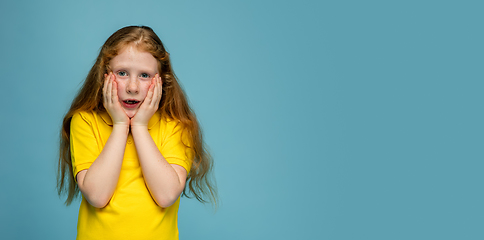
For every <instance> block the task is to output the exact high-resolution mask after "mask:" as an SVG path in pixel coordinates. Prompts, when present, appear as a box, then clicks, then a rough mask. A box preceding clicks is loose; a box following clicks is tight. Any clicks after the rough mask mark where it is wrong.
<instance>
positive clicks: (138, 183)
mask: <svg viewBox="0 0 484 240" xmlns="http://www.w3.org/2000/svg"><path fill="white" fill-rule="evenodd" d="M148 129H149V133H150V135H151V137H152V138H153V140H154V142H155V143H156V146H158V149H159V150H160V152H161V154H162V155H163V157H164V158H165V159H166V161H167V162H168V163H170V164H177V165H180V166H182V167H184V168H185V169H186V170H187V172H189V171H190V168H191V164H192V159H193V158H192V157H193V154H191V150H190V149H188V148H186V147H185V145H184V144H183V143H182V139H181V127H180V125H179V124H178V122H177V121H174V120H167V119H164V118H162V117H161V115H160V112H159V111H158V112H156V113H155V114H154V116H153V117H152V118H151V119H150V121H149V124H148ZM111 131H112V120H111V118H110V116H109V115H108V114H107V113H106V112H101V113H97V112H94V111H91V112H80V113H77V114H75V115H74V116H73V117H72V121H71V142H70V144H71V155H72V166H73V174H74V176H76V175H77V173H78V172H80V171H82V170H84V169H88V168H89V167H90V166H91V164H92V163H93V162H94V160H96V158H97V156H98V155H99V154H100V153H101V151H102V149H103V147H104V145H105V144H106V141H107V140H108V138H109V135H110V134H111ZM185 143H186V142H185ZM179 204H180V198H178V200H177V201H176V202H175V203H174V204H173V205H171V206H170V207H168V208H162V207H160V206H158V205H157V204H156V203H155V201H154V200H153V198H152V197H151V195H150V193H149V191H148V188H147V186H146V184H145V181H144V178H143V174H142V171H141V167H140V165H139V161H138V156H137V153H136V148H135V145H134V142H133V136H132V135H131V133H130V134H129V136H128V140H127V143H126V150H125V153H124V158H123V164H122V168H121V173H120V175H119V180H118V185H117V186H116V189H115V191H114V194H113V196H112V198H111V200H110V201H109V203H108V205H107V206H106V207H104V208H95V207H93V206H91V205H90V204H89V203H88V202H87V201H86V199H85V198H84V196H83V197H82V202H81V206H80V208H79V220H78V223H77V239H78V240H93V239H100V240H110V239H116V240H122V239H137V240H141V239H146V240H148V239H157V240H159V239H170V240H171V239H178V226H177V214H178V206H179Z"/></svg>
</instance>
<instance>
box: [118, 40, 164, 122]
mask: <svg viewBox="0 0 484 240" xmlns="http://www.w3.org/2000/svg"><path fill="white" fill-rule="evenodd" d="M109 65H110V66H111V70H112V71H113V74H114V75H115V76H116V83H117V85H118V87H117V90H118V99H119V103H120V104H121V106H122V107H123V108H124V111H125V112H126V114H127V115H128V117H130V118H132V117H134V115H135V114H136V113H137V112H138V109H139V107H140V106H141V104H142V103H143V101H144V99H145V97H146V95H147V93H148V90H149V87H150V85H151V80H152V79H153V77H154V76H155V75H156V74H157V73H158V74H159V72H158V61H157V60H156V59H155V58H154V57H153V55H151V53H148V52H140V51H138V49H137V48H136V46H134V45H128V46H127V47H125V48H124V49H121V51H120V52H119V54H118V55H117V56H116V57H114V58H113V59H111V61H110V62H109Z"/></svg>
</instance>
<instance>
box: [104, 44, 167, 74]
mask: <svg viewBox="0 0 484 240" xmlns="http://www.w3.org/2000/svg"><path fill="white" fill-rule="evenodd" d="M110 65H111V66H112V67H128V66H144V67H148V68H154V69H157V68H158V61H157V60H156V59H155V58H154V57H153V55H152V54H151V53H149V52H146V51H142V50H141V49H139V47H137V46H134V45H133V46H131V45H128V46H126V47H124V48H121V49H120V51H119V52H118V55H116V56H115V57H114V58H113V59H111V61H110Z"/></svg>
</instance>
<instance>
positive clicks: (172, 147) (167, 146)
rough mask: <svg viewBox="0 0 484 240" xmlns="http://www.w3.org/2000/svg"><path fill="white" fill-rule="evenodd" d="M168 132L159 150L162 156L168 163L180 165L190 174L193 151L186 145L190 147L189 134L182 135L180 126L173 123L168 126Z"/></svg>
mask: <svg viewBox="0 0 484 240" xmlns="http://www.w3.org/2000/svg"><path fill="white" fill-rule="evenodd" d="M166 131H167V132H166V137H165V138H164V141H163V143H162V144H161V147H160V149H159V150H160V152H161V154H162V155H163V157H164V158H165V159H166V161H167V162H168V163H170V164H176V165H180V166H182V167H184V168H185V170H187V173H189V172H190V169H191V167H192V161H193V150H192V149H191V148H190V147H188V146H186V145H185V144H187V145H189V141H188V138H187V136H186V135H187V133H182V132H183V131H182V128H181V126H180V124H174V123H173V122H170V124H168V126H167V128H166ZM182 138H183V140H182Z"/></svg>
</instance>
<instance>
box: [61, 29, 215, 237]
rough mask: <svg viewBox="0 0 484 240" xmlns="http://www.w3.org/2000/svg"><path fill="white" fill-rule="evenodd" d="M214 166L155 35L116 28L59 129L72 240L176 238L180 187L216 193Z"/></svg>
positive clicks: (210, 196)
mask: <svg viewBox="0 0 484 240" xmlns="http://www.w3.org/2000/svg"><path fill="white" fill-rule="evenodd" d="M211 169H212V160H211V158H210V156H209V154H208V152H207V151H206V150H205V148H204V145H203V140H202V134H201V129H200V127H199V125H198V122H197V119H196V117H195V114H194V113H193V111H192V110H191V109H190V107H189V105H188V102H187V99H186V97H185V95H184V92H183V90H182V89H181V87H180V85H179V84H178V82H177V78H176V77H175V74H174V72H173V70H172V67H171V63H170V58H169V54H168V52H166V50H165V48H164V46H163V44H162V42H161V40H160V39H159V38H158V36H157V35H156V34H155V33H154V32H153V30H152V29H151V28H149V27H145V26H141V27H138V26H130V27H125V28H122V29H120V30H118V31H117V32H115V33H114V34H113V35H111V36H110V37H109V38H108V40H107V41H106V42H105V43H104V45H103V46H102V48H101V50H100V53H99V56H98V57H97V60H96V63H94V66H93V67H92V69H91V71H90V72H89V74H88V75H87V77H86V80H85V82H84V85H83V86H82V88H81V89H80V91H79V93H78V95H77V96H76V97H75V99H74V101H73V103H72V105H71V108H70V109H69V111H68V113H67V114H66V116H65V117H64V121H63V126H62V130H61V142H60V158H59V166H58V175H57V180H58V184H57V190H58V193H59V194H63V193H67V200H66V204H67V205H69V204H70V203H71V202H72V200H73V199H74V198H75V197H76V196H78V194H79V191H80V192H81V193H82V202H81V206H80V209H79V220H78V225H77V239H79V240H84V239H103V240H108V239H117V240H119V239H178V227H177V213H178V205H179V202H180V195H181V194H183V195H185V196H188V195H193V196H195V197H196V198H197V199H198V200H199V201H201V202H207V201H208V200H210V201H212V202H215V199H216V192H215V188H214V185H213V184H212V183H211V181H210V178H209V175H210V171H211ZM185 185H188V189H185ZM187 190H188V191H187Z"/></svg>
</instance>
